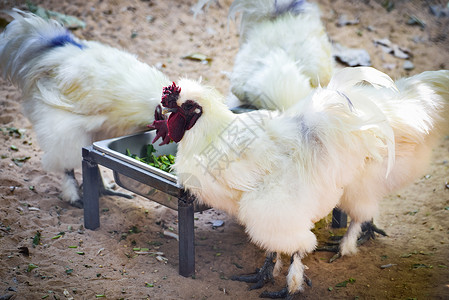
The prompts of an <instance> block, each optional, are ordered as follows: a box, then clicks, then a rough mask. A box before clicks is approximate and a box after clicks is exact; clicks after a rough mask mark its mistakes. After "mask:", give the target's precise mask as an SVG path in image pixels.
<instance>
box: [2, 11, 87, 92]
mask: <svg viewBox="0 0 449 300" xmlns="http://www.w3.org/2000/svg"><path fill="white" fill-rule="evenodd" d="M9 14H10V15H11V16H12V17H13V18H14V20H13V21H12V22H11V23H10V24H9V25H8V26H7V27H6V29H5V30H4V31H3V33H2V34H1V35H0V69H1V73H2V76H3V77H4V78H6V79H9V80H10V81H11V82H13V83H14V84H16V85H18V86H19V87H22V86H23V78H24V77H25V76H26V75H27V74H29V73H30V70H31V69H32V68H33V65H35V63H33V61H35V60H36V59H39V58H40V57H41V56H42V55H43V54H45V52H46V51H48V50H50V49H53V48H55V47H64V46H66V45H73V46H76V47H78V48H80V49H83V48H84V47H85V46H84V45H83V43H82V42H80V41H78V40H77V39H76V37H74V36H73V35H72V34H71V33H70V32H69V31H68V30H67V29H66V28H64V27H63V26H62V25H61V24H60V23H58V22H57V21H55V20H44V19H42V18H40V17H38V16H36V15H34V14H32V13H27V12H23V11H20V10H18V9H13V11H11V12H9Z"/></svg>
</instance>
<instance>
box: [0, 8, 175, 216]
mask: <svg viewBox="0 0 449 300" xmlns="http://www.w3.org/2000/svg"><path fill="white" fill-rule="evenodd" d="M10 14H11V16H13V17H14V20H13V21H12V22H11V23H10V24H9V25H8V26H7V27H6V29H5V31H4V32H3V33H2V34H1V35H0V69H1V71H2V75H3V77H5V78H7V79H9V80H10V81H11V82H12V83H14V84H16V85H17V86H18V87H20V88H21V90H22V98H23V111H24V114H25V116H26V117H27V118H28V119H29V120H30V121H31V123H32V125H33V128H34V130H35V131H36V135H37V139H38V143H39V145H40V147H41V148H42V150H43V151H44V155H43V157H42V164H43V167H44V168H45V169H46V170H48V171H54V172H65V175H64V178H63V183H62V195H61V196H62V198H63V199H64V200H66V201H68V202H70V203H71V204H72V205H74V206H77V207H82V199H81V196H80V194H79V187H78V183H77V181H76V179H75V175H74V171H73V170H74V169H75V168H78V167H80V166H81V148H82V147H85V146H88V145H90V144H92V142H94V141H96V140H100V139H104V138H111V137H116V136H121V135H124V134H129V133H132V132H136V131H138V130H144V129H145V128H146V127H145V125H146V124H148V123H149V122H150V123H151V122H152V121H153V114H152V113H153V112H154V110H155V108H156V106H157V105H158V104H159V101H160V97H161V90H162V88H163V87H164V86H166V85H167V84H169V83H170V82H169V81H168V79H167V77H166V76H165V75H164V74H162V73H161V72H160V71H158V70H157V69H156V68H154V67H150V66H148V65H147V64H145V63H143V62H140V61H139V60H138V59H137V58H136V56H135V55H132V54H130V53H127V52H124V51H121V50H118V49H115V48H112V47H109V46H106V45H103V44H101V43H98V42H94V41H84V40H78V39H77V38H76V37H74V36H73V35H72V34H71V33H70V32H69V31H68V30H67V29H65V28H64V27H63V26H62V25H60V24H59V23H58V22H56V21H53V20H48V21H46V20H43V19H41V18H40V17H38V16H36V15H34V14H31V13H25V12H22V11H19V10H17V9H16V10H14V11H13V12H11V13H10Z"/></svg>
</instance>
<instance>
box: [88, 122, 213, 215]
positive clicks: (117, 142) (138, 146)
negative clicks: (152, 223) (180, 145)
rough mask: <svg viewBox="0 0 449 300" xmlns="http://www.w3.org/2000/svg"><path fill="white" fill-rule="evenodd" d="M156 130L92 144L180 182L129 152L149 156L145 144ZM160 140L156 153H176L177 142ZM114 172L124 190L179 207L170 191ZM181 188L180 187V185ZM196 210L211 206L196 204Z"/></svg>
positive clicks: (149, 170) (154, 172)
mask: <svg viewBox="0 0 449 300" xmlns="http://www.w3.org/2000/svg"><path fill="white" fill-rule="evenodd" d="M155 135H156V134H155V131H147V132H143V133H137V134H132V135H128V136H123V137H119V138H113V139H109V140H103V141H99V142H95V143H94V144H93V148H94V149H96V150H98V151H100V152H102V153H106V154H108V155H110V156H112V157H115V158H117V159H119V160H121V161H123V162H127V163H129V164H131V165H134V166H136V167H137V168H139V169H142V170H145V171H148V172H150V173H152V174H154V175H156V176H159V177H162V178H165V179H166V180H169V181H170V182H172V183H173V184H175V185H177V178H176V176H175V175H173V174H171V173H168V172H165V171H162V170H160V169H158V168H155V167H152V166H150V165H148V164H146V163H143V162H140V161H138V160H136V159H134V158H132V157H129V156H128V155H126V153H127V150H129V151H130V152H131V153H132V154H135V155H137V156H139V157H144V156H146V149H147V148H146V146H147V145H148V144H151V142H152V141H153V139H154V137H155ZM159 143H160V141H159V142H157V143H156V144H154V145H153V146H154V148H155V150H156V152H155V155H156V156H159V155H164V154H165V155H167V154H172V155H174V156H176V150H177V145H176V144H175V143H170V144H168V145H163V146H159ZM113 171H114V172H113V173H114V180H115V182H116V183H117V184H118V185H119V186H121V187H122V188H124V189H127V190H129V191H132V192H133V193H136V194H138V195H140V196H142V197H145V198H147V199H149V200H152V201H154V202H157V203H159V204H162V205H164V206H166V207H169V208H171V209H174V210H178V199H177V198H176V197H174V196H172V195H170V194H167V193H164V192H163V191H161V190H158V189H156V188H153V187H152V186H151V185H149V184H148V182H147V183H142V182H140V181H138V180H135V179H133V178H130V177H128V176H126V175H123V174H122V173H120V172H119V171H118V170H113ZM148 180H157V179H154V178H148ZM179 188H180V189H182V187H181V186H179ZM194 206H195V211H202V210H205V209H208V208H209V207H207V206H204V205H198V204H197V203H194Z"/></svg>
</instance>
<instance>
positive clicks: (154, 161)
mask: <svg viewBox="0 0 449 300" xmlns="http://www.w3.org/2000/svg"><path fill="white" fill-rule="evenodd" d="M155 152H156V149H154V146H153V145H152V144H148V145H147V148H146V156H145V157H139V156H137V155H135V154H132V153H131V151H130V150H129V149H126V155H128V156H129V157H132V158H134V159H136V160H138V161H140V162H142V163H145V164H147V165H150V166H152V167H155V168H158V169H161V170H162V171H165V172H168V173H173V170H172V168H171V167H172V165H173V164H174V163H175V157H174V156H173V155H171V154H168V155H160V156H156V155H154V153H155Z"/></svg>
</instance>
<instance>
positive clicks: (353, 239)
mask: <svg viewBox="0 0 449 300" xmlns="http://www.w3.org/2000/svg"><path fill="white" fill-rule="evenodd" d="M376 233H378V234H380V235H383V236H387V234H386V232H385V231H384V230H382V229H380V228H378V227H377V226H376V225H375V224H374V222H373V220H371V221H367V222H364V223H358V222H351V225H349V228H348V231H347V232H346V234H345V236H344V237H343V238H342V240H341V242H340V245H339V247H338V251H335V252H337V254H335V255H334V256H333V257H332V258H331V259H330V260H329V262H330V263H332V262H334V261H336V260H337V259H339V258H340V257H342V256H343V255H348V254H354V253H355V252H356V251H357V247H358V246H360V245H363V244H364V243H366V242H367V241H369V240H370V239H373V240H374V239H375V238H376ZM328 248H331V247H328Z"/></svg>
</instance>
